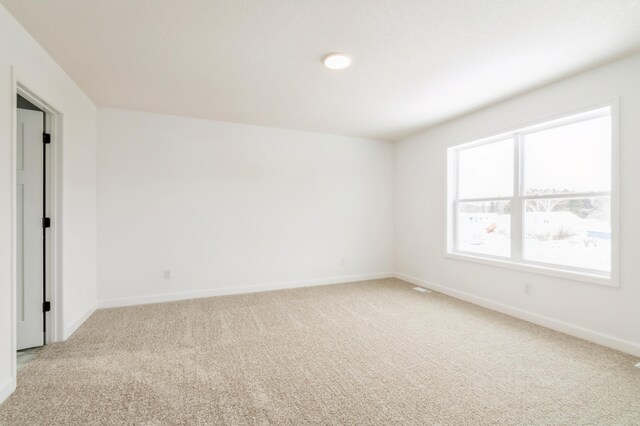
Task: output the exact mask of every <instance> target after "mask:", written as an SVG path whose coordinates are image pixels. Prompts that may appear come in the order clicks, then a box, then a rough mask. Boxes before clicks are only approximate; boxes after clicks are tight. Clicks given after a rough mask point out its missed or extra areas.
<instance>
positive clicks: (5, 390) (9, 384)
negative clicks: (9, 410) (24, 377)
mask: <svg viewBox="0 0 640 426" xmlns="http://www.w3.org/2000/svg"><path fill="white" fill-rule="evenodd" d="M14 390H16V382H15V381H14V380H13V379H9V380H7V381H6V382H4V383H3V384H2V385H0V403H2V401H4V400H5V399H7V398H8V397H9V395H11V394H12V393H13V391H14Z"/></svg>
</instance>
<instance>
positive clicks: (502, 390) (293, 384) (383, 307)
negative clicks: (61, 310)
mask: <svg viewBox="0 0 640 426" xmlns="http://www.w3.org/2000/svg"><path fill="white" fill-rule="evenodd" d="M412 287H413V286H411V285H408V284H406V283H403V282H402V281H399V280H394V279H389V280H378V281H368V282H361V283H353V284H343V285H335V286H322V287H313V288H305V289H297V290H286V291H277V292H268V293H258V294H249V295H240V296H227V297H216V298H208V299H198V300H191V301H184V302H173V303H164V304H156V305H146V306H139V307H130V308H118V309H105V310H100V311H98V312H96V313H95V314H94V315H93V316H92V317H91V318H90V319H89V320H88V321H87V322H86V323H85V324H84V325H83V326H82V327H81V328H80V329H79V330H78V331H77V332H76V333H75V334H74V335H73V336H72V337H71V339H69V340H68V341H67V342H65V343H61V344H54V345H50V346H47V347H46V348H45V349H44V350H43V351H42V352H41V354H40V355H39V356H38V358H37V359H36V360H34V361H32V362H31V363H30V364H28V365H27V366H26V367H25V368H24V369H23V370H22V371H20V373H19V374H18V389H17V391H16V392H15V393H14V394H13V395H12V396H11V397H10V398H9V399H8V400H7V401H6V402H5V403H4V404H3V405H2V406H0V423H2V424H29V425H32V424H43V425H44V424H48V425H52V424H60V425H71V424H83V425H87V424H152V425H155V424H285V425H286V424H288V425H301V424H354V425H355V424H376V425H380V424H416V425H417V424H434V423H436V424H452V425H461V424H469V425H479V424H522V425H538V424H564V425H576V424H593V425H610V424H640V369H639V368H635V367H634V364H635V363H637V362H638V359H636V358H634V357H632V356H628V355H624V354H622V353H619V352H616V351H613V350H609V349H606V348H604V347H601V346H598V345H594V344H591V343H588V342H585V341H583V340H579V339H575V338H572V337H568V336H565V335H563V334H560V333H556V332H553V331H550V330H547V329H544V328H541V327H538V326H535V325H531V324H528V323H526V322H523V321H519V320H516V319H513V318H510V317H507V316H505V315H501V314H498V313H495V312H492V311H488V310H485V309H482V308H479V307H476V306H473V305H470V304H467V303H464V302H460V301H457V300H455V299H452V298H450V297H447V296H444V295H441V294H437V293H430V294H421V293H418V292H416V291H415V290H412Z"/></svg>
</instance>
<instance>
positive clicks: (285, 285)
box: [98, 272, 395, 308]
mask: <svg viewBox="0 0 640 426" xmlns="http://www.w3.org/2000/svg"><path fill="white" fill-rule="evenodd" d="M394 276H395V274H394V273H393V272H380V273H377V274H362V275H343V276H338V277H330V278H317V279H311V280H302V281H286V282H278V283H265V284H255V285H247V286H237V287H223V288H212V289H206V290H196V291H185V292H179V293H164V294H157V295H153V296H138V297H125V298H118V299H105V300H99V301H98V307H99V308H115V307H120V306H133V305H146V304H149V303H160V302H172V301H176V300H186V299H197V298H200V297H213V296H226V295H232V294H245V293H257V292H261V291H272V290H285V289H290V288H301V287H311V286H318V285H325V284H341V283H349V282H355V281H366V280H376V279H383V278H393V277H394Z"/></svg>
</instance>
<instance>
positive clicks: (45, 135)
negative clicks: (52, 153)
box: [42, 133, 51, 144]
mask: <svg viewBox="0 0 640 426" xmlns="http://www.w3.org/2000/svg"><path fill="white" fill-rule="evenodd" d="M42 143H44V144H49V143H51V134H50V133H43V134H42Z"/></svg>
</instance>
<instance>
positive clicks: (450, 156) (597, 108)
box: [444, 99, 620, 287]
mask: <svg viewBox="0 0 640 426" xmlns="http://www.w3.org/2000/svg"><path fill="white" fill-rule="evenodd" d="M607 108H608V109H609V110H608V111H607ZM607 114H610V116H611V149H612V152H611V190H610V191H603V192H576V193H569V194H564V193H563V194H545V195H525V194H524V188H523V184H524V179H523V174H522V172H523V165H522V161H523V159H524V157H523V156H521V155H520V151H521V150H522V147H523V143H524V135H526V134H529V133H534V132H539V131H541V130H547V129H551V128H555V127H560V126H564V125H567V124H571V123H576V122H580V121H584V120H588V119H592V118H596V117H599V116H603V115H607ZM618 116H619V114H618V100H617V99H615V100H612V101H608V102H604V103H601V104H597V105H592V106H590V107H587V108H583V109H581V110H578V111H574V112H570V113H565V114H561V115H559V116H555V117H552V118H547V119H544V120H539V121H537V122H535V123H532V124H527V125H524V126H519V127H517V128H513V129H510V130H508V131H504V132H501V133H499V134H495V135H492V136H489V137H485V138H482V139H479V140H475V141H472V142H467V143H463V144H459V145H456V146H453V147H450V148H448V149H447V150H446V156H447V158H446V164H447V176H446V179H445V185H446V188H445V190H446V194H447V203H446V211H445V215H446V223H447V226H446V227H445V233H446V234H445V242H446V244H445V253H444V255H445V257H448V258H453V259H458V260H466V261H472V262H477V263H482V264H487V265H492V266H498V267H504V268H509V269H515V270H520V271H525V272H533V273H538V274H543V275H550V276H555V277H559V278H566V279H571V280H576V281H581V282H587V283H592V284H601V285H606V286H610V287H619V286H620V280H619V241H620V238H619V236H620V232H619V227H620V226H619V203H620V201H619V172H618V170H619V131H618V127H619V123H618V120H619V118H618ZM511 138H513V139H515V140H514V175H513V176H514V179H513V181H514V191H513V196H510V197H492V198H465V199H460V198H459V197H458V153H459V152H460V151H462V150H465V149H468V148H472V147H477V146H481V145H485V144H489V143H493V142H498V141H501V140H505V139H511ZM598 196H607V197H610V200H611V271H610V272H601V271H596V270H589V269H583V268H576V267H571V266H563V265H557V264H550V263H542V262H535V261H530V260H525V259H524V258H523V247H522V245H523V242H524V239H525V238H524V229H523V223H524V220H523V219H524V212H523V209H524V205H525V203H526V201H527V200H532V199H548V198H554V199H557V198H591V197H598ZM481 201H510V202H511V256H510V257H499V256H493V255H485V254H481V253H473V252H465V251H462V250H458V249H457V248H456V244H457V243H456V242H457V233H458V223H457V220H458V214H457V209H458V206H459V203H461V202H481ZM514 236H515V238H514ZM518 236H519V238H518Z"/></svg>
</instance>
